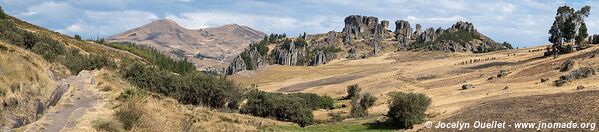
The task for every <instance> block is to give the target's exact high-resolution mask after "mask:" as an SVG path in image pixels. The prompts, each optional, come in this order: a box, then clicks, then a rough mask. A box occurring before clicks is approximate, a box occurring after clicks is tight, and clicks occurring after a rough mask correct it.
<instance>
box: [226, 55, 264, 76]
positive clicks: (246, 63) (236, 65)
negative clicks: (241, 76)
mask: <svg viewBox="0 0 599 132" xmlns="http://www.w3.org/2000/svg"><path fill="white" fill-rule="evenodd" d="M267 64H268V63H267V62H266V59H265V58H264V57H263V56H262V55H260V53H259V52H258V50H257V49H253V50H246V51H244V52H242V53H241V54H239V55H237V57H235V58H234V59H233V61H232V62H231V63H230V64H229V67H227V72H226V73H227V75H233V74H235V73H237V72H239V71H243V70H255V69H258V68H260V67H263V66H265V65H267Z"/></svg>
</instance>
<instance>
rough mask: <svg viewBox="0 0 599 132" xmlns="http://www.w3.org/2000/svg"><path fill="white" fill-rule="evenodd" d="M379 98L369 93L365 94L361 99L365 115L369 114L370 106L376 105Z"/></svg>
mask: <svg viewBox="0 0 599 132" xmlns="http://www.w3.org/2000/svg"><path fill="white" fill-rule="evenodd" d="M376 100H377V98H376V97H374V96H372V95H370V94H369V93H366V94H364V96H362V99H361V100H360V107H362V109H363V112H364V113H363V115H364V116H368V108H370V107H372V106H374V102H376Z"/></svg>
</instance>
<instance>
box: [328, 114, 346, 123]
mask: <svg viewBox="0 0 599 132" xmlns="http://www.w3.org/2000/svg"><path fill="white" fill-rule="evenodd" d="M328 115H329V117H331V121H333V122H342V121H343V120H345V117H344V116H343V115H341V114H340V113H334V112H330V113H328Z"/></svg>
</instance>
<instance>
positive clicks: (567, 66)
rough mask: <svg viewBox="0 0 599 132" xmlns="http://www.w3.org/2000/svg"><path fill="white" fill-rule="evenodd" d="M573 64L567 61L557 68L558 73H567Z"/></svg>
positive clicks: (571, 61)
mask: <svg viewBox="0 0 599 132" xmlns="http://www.w3.org/2000/svg"><path fill="white" fill-rule="evenodd" d="M574 64H575V62H574V61H573V60H567V61H565V62H564V63H562V65H561V66H560V68H559V71H560V72H565V71H569V70H570V69H572V68H573V67H574Z"/></svg>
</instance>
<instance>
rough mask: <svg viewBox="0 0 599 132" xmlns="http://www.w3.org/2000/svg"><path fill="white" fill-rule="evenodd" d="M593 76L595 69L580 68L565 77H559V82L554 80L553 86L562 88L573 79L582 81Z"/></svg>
mask: <svg viewBox="0 0 599 132" xmlns="http://www.w3.org/2000/svg"><path fill="white" fill-rule="evenodd" d="M593 75H595V69H593V68H592V67H582V68H578V69H576V70H574V71H572V72H570V73H568V74H566V75H563V76H561V77H559V80H556V81H555V82H554V83H555V86H558V87H559V86H562V85H564V84H565V83H568V82H570V81H572V80H575V79H582V78H588V77H591V76H593Z"/></svg>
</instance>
